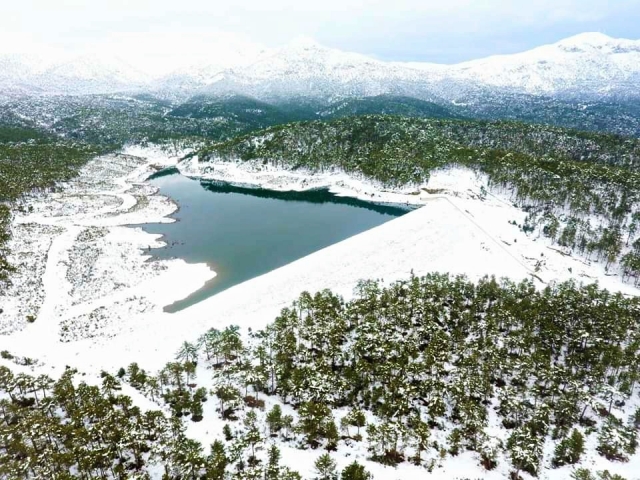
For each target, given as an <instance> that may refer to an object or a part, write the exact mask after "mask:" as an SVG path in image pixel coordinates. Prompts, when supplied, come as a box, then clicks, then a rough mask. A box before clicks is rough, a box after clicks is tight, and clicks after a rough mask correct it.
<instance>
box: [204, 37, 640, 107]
mask: <svg viewBox="0 0 640 480" xmlns="http://www.w3.org/2000/svg"><path fill="white" fill-rule="evenodd" d="M638 85H640V41H636V40H624V39H614V38H611V37H608V36H606V35H604V34H601V33H585V34H581V35H577V36H574V37H571V38H568V39H565V40H562V41H560V42H558V43H555V44H552V45H546V46H542V47H538V48H535V49H533V50H530V51H527V52H524V53H519V54H512V55H501V56H494V57H489V58H486V59H481V60H475V61H471V62H465V63H461V64H457V65H438V64H433V63H416V62H411V63H400V62H383V61H380V60H377V59H373V58H371V57H367V56H365V55H361V54H355V53H347V52H342V51H339V50H335V49H330V48H326V47H323V46H321V45H319V44H317V43H315V42H313V41H311V40H306V39H303V40H298V41H296V42H293V43H292V44H290V45H288V46H286V47H284V48H281V49H278V50H275V51H272V52H268V53H267V54H265V55H263V56H262V57H261V58H259V59H258V61H256V62H255V63H253V64H251V65H248V66H246V67H244V68H235V69H229V70H227V71H224V72H221V73H218V75H217V78H213V79H212V81H211V82H210V84H209V86H208V87H207V88H206V89H205V91H206V92H208V93H212V94H221V93H240V94H244V95H250V96H254V97H257V98H259V99H262V100H269V99H273V98H283V97H300V96H303V97H318V98H324V99H329V100H335V99H338V98H344V97H353V96H372V95H380V94H396V95H409V96H413V97H418V98H422V99H425V100H433V99H437V98H447V99H455V98H457V97H460V96H465V95H469V94H471V93H474V92H475V93H477V92H480V93H482V92H486V91H487V90H492V91H495V90H496V89H499V90H508V91H511V92H515V93H526V94H534V95H547V96H579V97H585V98H588V97H601V96H607V95H623V96H636V97H638V96H640V87H638Z"/></svg>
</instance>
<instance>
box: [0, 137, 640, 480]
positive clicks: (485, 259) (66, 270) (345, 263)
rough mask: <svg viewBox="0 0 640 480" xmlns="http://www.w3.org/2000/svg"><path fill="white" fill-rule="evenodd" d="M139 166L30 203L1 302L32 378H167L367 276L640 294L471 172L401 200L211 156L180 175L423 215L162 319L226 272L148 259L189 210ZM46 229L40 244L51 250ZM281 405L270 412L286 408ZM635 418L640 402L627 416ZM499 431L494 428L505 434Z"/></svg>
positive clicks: (475, 473)
mask: <svg viewBox="0 0 640 480" xmlns="http://www.w3.org/2000/svg"><path fill="white" fill-rule="evenodd" d="M124 153H125V154H124V155H114V156H108V157H102V158H98V159H96V160H94V161H92V162H91V163H90V164H89V165H88V166H87V167H86V168H85V169H84V170H83V172H82V173H81V175H80V176H79V177H78V179H76V180H74V181H72V182H69V183H68V184H67V185H65V186H64V188H63V189H62V191H61V192H58V193H52V194H47V195H43V196H34V197H31V198H27V199H25V200H24V205H25V206H31V207H32V211H31V212H29V213H24V214H20V215H18V216H17V217H16V218H15V220H14V225H13V228H14V240H13V245H12V246H13V247H14V248H15V247H17V248H18V249H19V250H20V251H19V252H18V253H17V255H19V256H21V258H22V259H23V260H24V262H25V266H26V268H24V269H23V270H24V273H23V274H21V275H19V276H18V278H17V279H16V283H15V285H14V287H12V290H10V291H9V292H3V293H2V294H0V305H1V306H3V308H4V313H3V314H2V315H0V322H1V323H2V324H3V326H4V329H5V335H3V336H0V350H8V351H10V352H11V353H12V354H14V355H17V356H27V357H31V358H37V359H38V360H39V362H40V364H39V365H36V366H33V367H31V369H34V370H42V372H46V373H51V371H52V370H53V371H60V370H62V369H63V368H64V366H65V365H72V366H75V367H77V368H78V369H79V370H80V371H81V372H83V373H86V374H87V378H88V379H91V378H94V379H95V380H96V381H97V378H98V374H99V372H100V371H101V370H103V369H104V370H107V371H110V372H115V371H116V370H117V369H118V368H119V367H125V366H127V365H128V364H129V363H131V362H134V361H135V362H138V363H139V364H140V366H141V367H143V368H145V369H148V370H150V371H156V370H158V369H160V368H162V367H163V366H164V365H165V364H166V363H167V362H168V361H171V360H172V359H173V355H174V352H176V351H177V350H178V347H179V346H180V344H181V343H182V342H184V341H185V340H186V341H194V340H196V339H197V338H198V337H199V336H200V335H201V334H202V333H204V332H205V331H206V330H207V329H209V328H211V327H217V328H221V327H225V326H227V325H230V324H236V325H239V326H240V327H241V331H242V332H244V333H246V332H247V329H248V328H251V329H253V330H256V329H260V328H263V327H264V326H265V325H266V324H267V323H269V322H271V321H272V320H273V319H274V318H275V317H276V316H277V315H278V314H279V312H280V310H281V309H282V308H283V307H286V306H289V305H290V304H291V302H293V301H294V300H295V299H296V298H297V297H298V296H299V294H300V293H301V292H302V291H304V290H307V291H310V292H315V291H318V290H321V289H324V288H331V289H332V290H333V291H334V292H337V293H339V294H341V295H343V296H345V297H347V298H349V297H350V296H351V295H352V292H353V288H354V286H355V285H356V283H357V282H358V281H359V280H360V279H366V278H379V279H383V281H384V282H391V281H393V280H396V279H400V278H406V277H407V276H408V275H410V273H411V272H414V273H415V274H417V275H422V274H426V273H428V272H432V271H442V272H450V273H452V274H458V273H459V274H466V275H467V276H469V277H470V278H471V279H478V278H480V277H482V276H484V275H487V274H491V275H496V276H498V277H504V276H506V277H509V278H511V279H514V280H519V279H533V280H534V282H535V284H536V285H537V286H539V287H542V286H544V285H545V284H548V283H549V282H553V281H562V280H566V279H569V278H577V279H578V280H584V281H587V282H592V281H596V280H597V281H598V282H600V284H601V285H602V286H605V287H607V288H609V289H611V290H621V291H623V292H625V293H628V294H637V293H638V291H637V289H635V288H633V287H632V286H631V285H628V284H624V283H622V281H621V279H620V277H619V276H607V275H605V274H604V269H603V266H602V265H599V264H596V263H589V262H587V261H584V260H583V259H580V258H576V257H571V256H567V255H565V254H562V253H560V252H558V251H556V250H554V249H552V248H550V245H549V243H548V242H547V241H546V239H543V238H536V237H535V236H533V237H528V236H527V235H525V234H524V233H522V232H521V231H520V229H519V228H518V227H517V226H514V225H512V224H511V223H509V222H510V221H513V220H515V221H516V222H517V223H522V221H523V220H524V217H525V213H524V212H522V211H521V210H519V209H517V208H516V207H514V206H513V205H512V204H510V203H509V201H508V199H507V198H506V197H505V196H503V195H498V194H497V193H496V194H495V195H494V194H491V193H489V194H488V195H486V196H485V194H484V191H483V189H482V187H483V186H486V179H485V178H483V177H482V176H479V175H477V174H475V173H474V172H471V171H469V170H466V169H461V168H455V169H449V170H441V171H437V172H434V174H433V175H432V177H431V178H430V180H429V182H428V184H427V185H423V186H421V187H420V188H418V187H416V188H411V189H405V190H401V191H385V190H384V189H382V188H381V187H380V186H379V185H375V184H373V183H371V182H368V181H366V180H364V179H359V178H353V177H350V176H348V175H345V174H344V173H342V172H338V171H335V172H327V173H324V174H317V175H311V173H310V172H300V171H296V172H287V171H280V170H277V169H275V168H267V167H265V166H262V165H260V164H259V163H243V164H241V163H233V162H231V163H215V162H214V163H213V164H212V165H209V164H207V165H203V164H199V163H198V161H197V159H195V160H191V161H188V162H184V163H180V164H178V167H179V168H180V169H181V170H182V172H183V173H185V174H188V175H192V176H202V177H206V178H215V179H220V180H226V181H231V182H234V183H250V184H253V185H260V186H263V187H269V188H276V189H281V190H286V189H306V188H314V187H319V186H325V187H329V188H330V189H331V190H332V191H334V192H336V193H339V194H342V195H352V196H357V197H360V198H367V199H374V200H376V201H386V202H395V203H399V202H400V203H412V204H420V205H422V207H421V208H419V209H416V210H414V211H412V212H410V213H408V214H406V215H404V216H402V217H399V218H397V219H394V220H392V221H390V222H387V223H385V224H383V225H380V226H378V227H376V228H374V229H371V230H369V231H366V232H363V233H361V234H359V235H356V236H354V237H351V238H349V239H347V240H344V241H342V242H340V243H338V244H335V245H332V246H330V247H327V248H325V249H323V250H320V251H318V252H315V253H313V254H311V255H309V256H307V257H304V258H301V259H299V260H297V261H295V262H292V263H290V264H289V265H286V266H284V267H281V268H279V269H277V270H274V271H272V272H269V273H267V274H265V275H262V276H259V277H257V278H254V279H251V280H249V281H247V282H244V283H242V284H240V285H236V286H234V287H232V288H230V289H228V290H225V291H223V292H221V293H219V294H217V295H215V296H213V297H211V298H208V299H206V300H204V301H202V302H200V303H198V304H196V305H194V306H192V307H189V308H187V309H185V310H183V311H181V312H178V313H175V314H168V313H165V312H163V311H162V307H163V306H164V305H167V304H169V303H171V302H173V301H175V300H178V299H180V298H183V297H185V296H187V295H188V294H189V293H191V292H192V291H194V290H196V289H198V288H199V287H200V286H201V285H202V284H203V283H204V282H205V281H207V280H208V279H210V278H211V277H212V276H213V275H214V274H215V273H214V272H211V271H210V269H209V268H208V267H207V266H205V265H198V264H196V265H193V264H186V263H184V262H183V261H181V260H171V261H160V260H153V261H148V256H147V255H146V254H145V249H146V247H147V246H149V245H151V246H156V245H159V244H160V242H161V239H159V238H157V236H154V235H150V234H147V233H145V232H143V231H142V230H140V229H139V228H136V227H130V226H127V225H132V224H140V223H144V222H160V221H165V222H166V221H171V219H170V218H167V215H169V214H171V213H172V212H173V211H174V210H175V208H176V207H175V205H174V204H173V203H172V202H170V201H169V200H168V199H166V198H164V197H162V196H160V195H158V193H157V191H156V190H155V189H153V188H152V187H151V186H150V185H149V184H147V183H145V182H144V179H145V178H146V176H147V175H148V174H149V173H150V172H151V171H153V170H154V169H155V168H159V167H163V166H169V165H176V164H177V160H178V159H177V157H169V156H168V155H167V154H166V153H164V152H162V151H161V150H158V149H153V148H141V147H129V148H128V149H127V150H126V151H125V152H124ZM27 226H29V227H30V230H27V229H26V227H27ZM34 229H35V230H34ZM33 231H37V232H38V235H37V239H38V240H37V241H36V242H35V243H34V238H33V237H34V235H33V233H32V232H33ZM32 246H35V247H36V248H35V249H34V251H35V253H34V254H33V255H32V256H30V255H29V254H27V253H26V252H27V250H28V249H29V248H31V247H32ZM38 265H44V268H38ZM30 282H31V283H30ZM30 285H31V286H30ZM34 292H40V293H37V294H34ZM15 298H17V299H18V300H19V301H27V299H29V301H31V302H35V303H36V304H37V306H34V311H36V312H37V319H36V321H35V322H33V323H30V324H27V323H26V322H24V320H23V319H22V318H21V317H22V316H23V315H24V312H23V311H22V310H20V308H19V306H18V305H19V302H16V301H15ZM36 307H37V308H36ZM11 326H13V327H14V329H13V330H12V329H11V328H10V327H11ZM65 327H66V329H65ZM3 362H4V361H3ZM12 367H13V365H12ZM198 369H199V372H198V374H199V376H198V381H199V382H200V383H201V384H203V385H205V386H207V387H209V388H210V387H211V385H209V384H208V383H207V382H209V383H210V382H211V380H208V379H210V372H208V371H207V370H206V369H205V368H204V367H203V366H199V367H198ZM127 393H129V392H127ZM138 397H140V395H134V399H135V401H136V404H139V405H141V406H142V407H143V408H152V406H151V404H150V403H149V401H148V400H146V399H144V398H142V397H140V398H138ZM266 401H267V403H268V405H267V407H269V405H270V402H273V401H274V399H271V398H268V399H266ZM216 403H217V402H216V400H215V399H213V398H210V399H209V401H208V402H207V403H206V404H205V405H204V407H205V413H204V420H203V421H202V422H200V423H191V422H189V424H188V430H187V433H188V435H189V436H191V437H192V438H195V439H197V440H199V441H201V442H202V443H203V445H209V444H210V443H211V442H212V441H213V440H214V439H215V438H219V437H220V432H221V428H222V425H223V422H222V421H221V420H219V419H218V416H217V415H216V414H215V412H214V409H215V407H216ZM636 403H637V402H636ZM632 404H633V405H632ZM634 405H635V403H633V402H630V403H629V405H628V406H627V407H626V408H627V409H631V408H632V407H633V406H634ZM284 408H288V407H286V406H285V407H284ZM489 411H490V412H491V409H490V410H489ZM285 413H286V412H285ZM336 420H338V421H339V418H337V419H336ZM496 422H497V420H496V418H494V419H493V421H492V425H493V424H496ZM490 427H491V425H490ZM491 428H492V429H491ZM491 428H490V430H489V431H490V432H494V433H495V434H496V435H498V436H500V435H501V432H500V429H499V428H498V427H497V425H493V427H491ZM502 433H503V432H502ZM592 437H593V436H592ZM268 441H271V440H268ZM590 441H594V440H593V439H590ZM279 446H280V447H281V451H282V455H283V462H284V464H285V465H288V466H290V467H292V468H294V469H296V470H299V471H300V473H301V474H302V475H303V476H305V477H307V478H309V477H310V476H311V474H312V470H313V462H314V461H315V459H316V458H317V457H318V456H319V455H320V454H321V453H322V452H320V451H313V450H302V451H301V450H298V449H295V448H293V447H292V445H290V444H289V445H284V444H280V443H279ZM430 455H431V457H433V458H434V460H435V461H436V465H437V466H436V468H435V470H434V472H433V473H432V474H430V475H429V478H434V479H450V478H487V479H499V478H505V477H506V475H507V467H508V464H507V462H506V461H504V459H502V460H501V461H500V464H499V467H498V469H496V470H495V471H492V472H485V471H483V470H482V469H481V468H480V467H479V466H478V465H479V461H478V458H477V454H475V453H470V452H465V453H462V454H461V455H459V456H457V457H454V458H452V457H450V456H448V457H447V458H446V459H445V460H440V459H439V458H436V457H437V452H435V451H432V452H430ZM332 456H333V457H334V458H335V459H336V460H337V462H338V466H339V468H343V467H344V466H346V465H347V464H348V463H351V462H353V460H355V459H357V460H358V461H359V462H360V463H363V464H365V466H366V468H367V469H368V470H369V471H371V472H372V473H373V474H374V478H378V479H398V480H399V479H403V480H404V479H418V478H425V476H427V471H426V470H425V469H424V468H419V467H415V466H413V465H411V464H409V463H403V464H401V465H400V466H398V467H397V468H391V467H384V466H382V465H379V464H376V463H373V462H370V461H368V460H366V457H367V453H366V442H360V443H357V444H352V445H351V446H346V445H344V444H342V443H341V445H340V447H339V449H338V451H337V452H336V453H333V454H332ZM586 464H588V465H591V464H593V465H594V466H595V468H596V469H604V468H607V469H609V470H610V471H612V472H615V473H620V474H622V475H625V476H626V477H627V478H629V479H632V478H634V477H633V475H636V474H637V471H639V470H640V460H639V458H638V456H637V455H636V456H635V457H633V458H632V460H631V461H630V462H629V463H627V464H618V463H611V462H608V461H606V460H604V459H603V458H602V457H600V456H598V455H597V454H596V453H595V452H594V451H593V449H591V450H590V453H589V454H588V455H587V457H586ZM570 471H571V470H570V467H564V468H561V469H550V468H549V466H548V465H546V466H545V468H544V469H543V471H542V473H541V475H540V478H542V479H550V480H556V479H558V480H560V479H564V478H568V477H569V473H570ZM525 478H526V477H525Z"/></svg>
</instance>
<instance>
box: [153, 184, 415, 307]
mask: <svg viewBox="0 0 640 480" xmlns="http://www.w3.org/2000/svg"><path fill="white" fill-rule="evenodd" d="M150 182H151V183H152V184H153V185H155V186H157V187H158V188H159V189H160V193H161V194H163V195H166V196H168V197H170V198H171V199H172V200H174V201H175V202H176V203H177V204H178V206H179V207H180V208H179V210H178V211H177V212H176V213H175V214H174V215H173V216H172V217H173V218H175V219H176V220H177V222H175V223H168V224H166V223H165V224H146V225H143V226H142V228H144V230H145V231H147V232H149V233H154V234H162V235H164V240H165V242H166V243H167V246H165V247H162V248H158V249H153V250H152V253H153V255H154V256H155V257H158V258H163V259H166V258H181V259H183V260H185V261H187V262H188V263H207V264H208V265H209V266H210V267H211V268H212V269H213V270H214V271H215V272H216V274H217V275H216V277H215V278H214V279H212V280H211V281H210V282H208V283H207V284H206V285H205V286H204V287H203V288H201V289H200V290H198V291H197V292H194V293H193V294H192V295H190V296H189V297H187V298H185V299H183V300H180V301H178V302H176V303H174V304H172V305H168V306H166V307H165V311H168V312H177V311H179V310H182V309H184V308H186V307H188V306H190V305H193V304H195V303H197V302H200V301H202V300H204V299H205V298H208V297H210V296H212V295H214V294H216V293H218V292H221V291H222V290H225V289H227V288H229V287H232V286H233V285H237V284H239V283H241V282H244V281H246V280H249V279H251V278H253V277H256V276H258V275H262V274H264V273H267V272H269V271H271V270H274V269H276V268H278V267H281V266H283V265H286V264H288V263H290V262H293V261H294V260H297V259H299V258H302V257H304V256H306V255H309V254H310V253H313V252H315V251H317V250H320V249H322V248H324V247H327V246H329V245H332V244H334V243H337V242H339V241H341V240H344V239H345V238H348V237H351V236H352V235H356V234H358V233H360V232H363V231H365V230H368V229H370V228H373V227H375V226H377V225H380V224H382V223H385V222H388V221H389V220H392V219H393V218H395V217H398V216H400V215H403V214H405V213H407V212H409V211H410V208H409V207H403V206H392V205H381V204H375V203H370V202H365V201H361V200H357V199H354V198H350V197H339V196H336V195H334V194H332V193H330V192H329V191H328V190H326V189H323V190H310V191H305V192H293V191H291V192H280V191H272V190H266V189H258V188H246V187H238V186H232V185H229V184H226V183H222V182H211V181H204V180H202V181H198V180H193V179H189V178H187V177H184V176H182V175H180V174H170V175H165V176H160V177H157V178H154V179H153V180H151V181H150Z"/></svg>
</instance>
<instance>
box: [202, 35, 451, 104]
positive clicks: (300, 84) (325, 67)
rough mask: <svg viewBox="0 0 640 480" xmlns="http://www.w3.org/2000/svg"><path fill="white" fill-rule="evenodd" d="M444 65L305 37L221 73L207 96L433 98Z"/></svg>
mask: <svg viewBox="0 0 640 480" xmlns="http://www.w3.org/2000/svg"><path fill="white" fill-rule="evenodd" d="M443 68H444V67H442V66H439V65H431V69H430V70H427V68H426V66H424V67H423V68H422V69H416V68H413V67H411V66H409V65H406V64H402V63H392V62H382V61H379V60H376V59H373V58H370V57H367V56H365V55H361V54H357V53H348V52H342V51H340V50H336V49H331V48H327V47H324V46H322V45H319V44H318V43H316V42H314V41H313V40H311V39H307V38H301V39H298V40H296V41H294V42H292V43H290V44H289V45H287V46H285V47H283V48H280V49H277V50H275V51H272V52H267V53H266V54H264V55H262V56H261V57H260V58H259V59H258V60H257V61H256V62H255V63H253V64H251V65H248V66H246V67H244V68H236V69H229V70H227V71H225V72H222V73H221V74H219V76H218V78H217V79H216V80H215V81H214V82H212V83H211V84H210V85H209V86H208V87H207V88H206V91H207V92H208V93H214V94H218V93H231V92H233V93H240V94H244V95H250V96H254V97H257V98H261V99H269V98H283V97H300V96H305V97H318V98H323V99H330V100H332V99H336V98H343V97H351V96H373V95H381V94H413V95H416V96H420V97H427V98H430V97H432V96H433V95H432V93H431V89H430V83H431V82H430V81H429V80H430V79H431V78H434V73H435V72H440V71H442V70H443Z"/></svg>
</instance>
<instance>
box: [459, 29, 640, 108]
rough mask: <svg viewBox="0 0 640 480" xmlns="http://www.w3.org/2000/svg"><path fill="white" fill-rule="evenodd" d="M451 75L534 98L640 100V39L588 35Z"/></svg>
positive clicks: (474, 63)
mask: <svg viewBox="0 0 640 480" xmlns="http://www.w3.org/2000/svg"><path fill="white" fill-rule="evenodd" d="M448 74H449V76H451V77H452V78H456V79H459V80H463V81H476V82H479V83H483V84H485V85H488V86H491V87H501V88H509V89H513V90H516V91H520V92H524V93H530V94H545V95H560V94H571V95H575V94H581V95H603V94H633V95H634V96H638V95H640V40H625V39H616V38H611V37H609V36H607V35H604V34H602V33H583V34H580V35H576V36H574V37H570V38H567V39H565V40H561V41H560V42H557V43H554V44H552V45H545V46H542V47H538V48H534V49H533V50H529V51H527V52H524V53H519V54H514V55H500V56H494V57H489V58H485V59H481V60H474V61H471V62H466V63H462V64H458V65H455V66H452V67H451V68H450V69H449V71H448Z"/></svg>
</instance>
